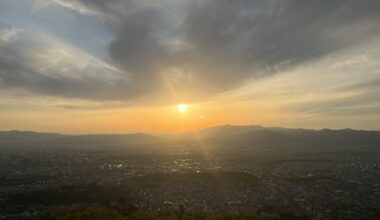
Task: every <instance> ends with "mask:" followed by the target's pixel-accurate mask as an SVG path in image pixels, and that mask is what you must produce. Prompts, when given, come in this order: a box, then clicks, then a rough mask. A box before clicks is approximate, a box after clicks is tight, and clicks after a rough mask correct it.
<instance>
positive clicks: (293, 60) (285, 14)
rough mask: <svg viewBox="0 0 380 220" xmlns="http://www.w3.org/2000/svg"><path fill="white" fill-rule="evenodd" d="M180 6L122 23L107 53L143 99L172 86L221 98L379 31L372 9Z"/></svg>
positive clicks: (285, 4)
mask: <svg viewBox="0 0 380 220" xmlns="http://www.w3.org/2000/svg"><path fill="white" fill-rule="evenodd" d="M177 4H178V5H177V6H176V7H173V6H172V7H171V8H168V6H167V5H165V4H164V5H153V6H150V7H140V8H139V10H136V11H135V12H133V13H129V14H127V15H125V16H123V17H122V20H121V21H119V23H120V24H121V25H120V27H119V31H118V32H117V37H116V39H115V40H114V41H113V42H112V43H111V45H110V53H111V56H112V58H113V59H114V60H115V61H116V62H118V63H119V64H120V65H121V66H123V68H124V69H126V70H128V71H129V72H131V73H133V74H134V77H135V80H136V84H137V85H138V88H141V90H142V91H149V90H150V89H151V88H160V86H163V84H164V83H163V82H167V81H168V79H173V78H174V79H175V83H174V84H173V83H172V84H171V85H170V86H174V87H176V88H175V89H176V91H178V92H181V90H186V91H188V90H190V93H191V92H192V93H195V91H199V93H200V94H203V95H205V94H213V93H218V92H223V91H226V90H229V89H231V88H234V87H236V86H239V85H241V83H242V82H244V81H245V80H247V79H250V78H256V77H262V76H267V75H272V74H275V73H278V72H281V71H284V70H286V69H287V68H292V67H294V66H297V65H300V64H303V63H305V62H309V61H312V60H314V59H318V58H321V57H323V56H326V55H328V54H330V53H333V52H336V51H339V50H342V49H346V48H349V47H352V46H357V45H360V44H361V43H362V42H363V41H366V40H368V39H370V38H371V37H373V36H375V35H376V34H378V33H379V31H380V23H379V22H378V20H379V19H380V14H379V13H377V9H379V8H380V3H378V2H375V1H364V2H358V1H355V0H347V1H298V0H286V1H279V0H271V1H260V0H257V1H247V0H238V1H226V0H211V1H191V3H187V4H185V3H183V2H181V1H179V3H177ZM97 6H98V10H101V7H99V5H97ZM107 10H109V7H108V8H107ZM105 13H107V12H105ZM173 70H174V71H173ZM162 73H164V74H162ZM165 77H166V78H165Z"/></svg>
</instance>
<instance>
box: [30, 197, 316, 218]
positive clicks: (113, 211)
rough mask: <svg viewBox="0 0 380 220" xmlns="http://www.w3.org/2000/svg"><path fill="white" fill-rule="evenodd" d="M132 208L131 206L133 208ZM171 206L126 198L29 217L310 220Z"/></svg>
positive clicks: (258, 213)
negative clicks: (155, 206)
mask: <svg viewBox="0 0 380 220" xmlns="http://www.w3.org/2000/svg"><path fill="white" fill-rule="evenodd" d="M131 207H132V208H131ZM180 213H181V211H174V210H172V209H167V208H165V209H162V210H160V211H158V212H156V211H152V210H149V209H143V208H140V209H137V208H136V207H135V206H131V205H127V204H125V202H124V201H119V203H114V204H113V205H111V206H110V208H84V209H52V210H49V211H47V212H45V213H42V214H38V215H36V216H33V217H30V218H28V219H27V220H123V219H124V220H308V219H309V218H307V217H297V216H294V215H291V214H269V213H261V212H258V211H256V212H252V213H246V214H231V213H228V212H220V213H213V214H210V213H207V212H205V211H202V210H198V211H194V212H192V213H186V214H184V213H182V214H180Z"/></svg>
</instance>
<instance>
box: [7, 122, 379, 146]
mask: <svg viewBox="0 0 380 220" xmlns="http://www.w3.org/2000/svg"><path fill="white" fill-rule="evenodd" d="M183 140H187V141H194V142H199V141H201V142H202V143H206V144H213V145H218V144H220V145H231V144H234V145H258V144H263V145H264V144H271V145H284V144H334V145H343V144H344V145H351V144H352V145H376V146H380V131H365V130H352V129H341V130H332V129H322V130H312V129H291V128H280V127H263V126H260V125H247V126H236V125H223V126H216V127H210V128H204V129H201V130H198V131H193V132H184V133H181V134H176V135H171V136H170V137H167V136H166V137H164V136H154V135H149V134H144V133H134V134H88V135H63V134H58V133H40V132H33V131H0V146H1V145H4V144H28V143H44V144H54V143H59V144H67V145H96V144H101V145H141V144H158V143H168V142H173V141H183Z"/></svg>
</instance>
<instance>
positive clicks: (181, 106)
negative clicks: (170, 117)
mask: <svg viewBox="0 0 380 220" xmlns="http://www.w3.org/2000/svg"><path fill="white" fill-rule="evenodd" d="M177 109H178V111H180V112H186V111H187V105H186V104H179V105H177Z"/></svg>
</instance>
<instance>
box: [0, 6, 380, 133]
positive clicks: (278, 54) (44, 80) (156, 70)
mask: <svg viewBox="0 0 380 220" xmlns="http://www.w3.org/2000/svg"><path fill="white" fill-rule="evenodd" d="M379 11H380V1H378V0H360V1H358V0H336V1H331V0H309V1H304V0H234V1H231V0H108V1H104V0H1V1H0V130H13V129H17V130H37V131H54V132H62V133H127V132H137V131H139V132H154V133H166V132H180V131H185V130H195V129H200V128H204V127H209V126H216V125H222V124H237V125H248V124H260V125H264V126H281V127H290V128H296V127H297V128H298V127H301V128H313V129H321V128H333V129H339V128H354V129H366V130H380V13H379ZM181 103H183V104H186V105H187V110H186V111H179V110H178V108H177V106H178V105H179V104H181Z"/></svg>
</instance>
